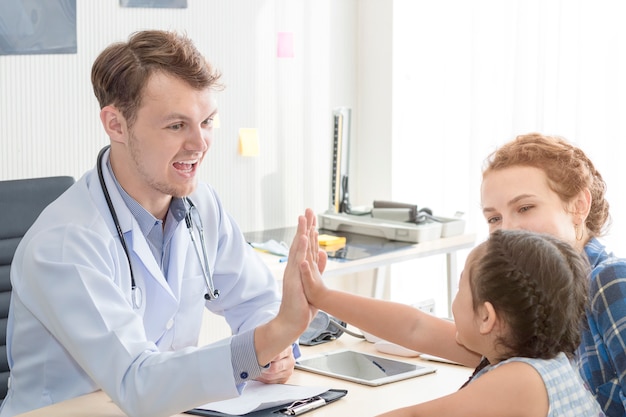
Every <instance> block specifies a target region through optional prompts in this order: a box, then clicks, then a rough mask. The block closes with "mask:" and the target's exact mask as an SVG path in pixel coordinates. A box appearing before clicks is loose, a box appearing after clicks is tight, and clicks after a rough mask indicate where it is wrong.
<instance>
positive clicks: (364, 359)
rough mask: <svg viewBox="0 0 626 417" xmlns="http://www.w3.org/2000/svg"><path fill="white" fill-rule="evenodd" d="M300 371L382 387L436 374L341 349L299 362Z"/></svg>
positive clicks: (394, 361) (409, 364) (418, 366)
mask: <svg viewBox="0 0 626 417" xmlns="http://www.w3.org/2000/svg"><path fill="white" fill-rule="evenodd" d="M296 368H298V369H302V370H306V371H311V372H316V373H319V374H322V375H327V376H332V377H335V378H341V379H347V380H349V381H353V382H358V383H361V384H366V385H382V384H386V383H389V382H394V381H399V380H402V379H406V378H411V377H414V376H418V375H424V374H428V373H432V372H435V369H434V368H431V367H429V366H420V365H416V364H414V363H410V362H404V361H399V360H395V359H388V358H383V357H381V356H375V355H369V354H366V353H361V352H355V351H351V350H340V351H334V352H329V353H325V354H322V355H317V356H311V357H308V358H303V359H300V360H298V362H297V363H296Z"/></svg>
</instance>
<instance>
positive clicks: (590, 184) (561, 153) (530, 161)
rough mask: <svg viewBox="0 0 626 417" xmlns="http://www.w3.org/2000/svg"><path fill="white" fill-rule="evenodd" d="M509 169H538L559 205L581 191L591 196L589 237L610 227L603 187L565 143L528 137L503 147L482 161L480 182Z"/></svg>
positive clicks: (581, 156)
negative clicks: (588, 192) (483, 163)
mask: <svg viewBox="0 0 626 417" xmlns="http://www.w3.org/2000/svg"><path fill="white" fill-rule="evenodd" d="M512 166H530V167H534V168H538V169H541V170H542V171H543V172H545V174H546V176H547V177H548V185H549V187H550V189H551V190H552V191H554V192H555V193H556V194H558V196H559V198H560V199H561V201H563V202H564V203H568V202H569V201H571V199H572V198H574V197H575V196H577V195H578V193H580V192H581V191H582V190H584V189H585V188H588V189H589V191H590V193H591V200H592V201H591V208H590V210H589V215H588V216H587V219H586V221H585V226H586V228H587V230H588V231H589V235H590V236H591V237H598V236H602V235H603V234H604V233H605V232H606V230H607V229H608V227H609V225H610V217H609V203H608V201H607V200H606V199H605V197H604V195H605V193H606V183H605V182H604V180H603V179H602V175H600V173H599V172H598V170H597V169H596V168H595V166H594V165H593V163H592V162H591V160H590V159H589V158H588V157H587V155H585V153H584V152H583V151H582V150H581V149H580V148H577V147H575V146H573V145H571V144H570V143H568V142H567V141H566V140H565V139H563V138H560V137H556V136H546V135H542V134H540V133H529V134H527V135H520V136H517V137H516V138H515V139H514V140H512V141H510V142H508V143H506V144H505V145H503V146H502V147H500V148H499V149H497V150H496V151H495V152H493V153H492V154H491V155H489V156H488V157H487V159H486V161H485V166H484V168H483V178H485V177H486V176H487V175H489V173H490V172H492V171H497V170H499V169H505V168H510V167H512Z"/></svg>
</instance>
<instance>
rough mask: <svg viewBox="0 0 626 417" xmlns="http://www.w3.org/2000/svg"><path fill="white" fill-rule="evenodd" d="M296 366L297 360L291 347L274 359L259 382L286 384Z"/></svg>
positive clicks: (264, 370)
mask: <svg viewBox="0 0 626 417" xmlns="http://www.w3.org/2000/svg"><path fill="white" fill-rule="evenodd" d="M295 364H296V358H294V356H293V347H292V346H289V347H288V348H287V349H285V350H283V351H282V352H281V353H280V354H279V355H278V356H276V357H275V358H274V359H272V361H271V362H270V366H269V367H268V368H266V369H263V373H262V374H261V376H260V377H258V378H257V381H261V382H265V383H266V384H284V383H285V382H287V380H288V379H289V377H290V376H291V374H293V368H294V366H295Z"/></svg>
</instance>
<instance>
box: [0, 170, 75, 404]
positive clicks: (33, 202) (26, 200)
mask: <svg viewBox="0 0 626 417" xmlns="http://www.w3.org/2000/svg"><path fill="white" fill-rule="evenodd" d="M73 183H74V178H72V177H45V178H29V179H23V180H10V181H0V402H2V400H3V399H4V397H5V396H6V394H7V389H8V386H7V384H8V381H9V364H8V361H7V348H6V342H7V340H6V332H7V317H8V315H9V302H10V300H11V281H10V279H9V271H10V269H11V261H12V260H13V255H14V253H15V249H17V245H18V243H20V240H21V239H22V237H23V236H24V234H25V233H26V231H27V230H28V229H29V228H30V226H31V225H32V224H33V222H34V221H35V220H36V219H37V217H38V216H39V214H40V213H41V211H42V210H43V209H44V208H45V207H46V206H47V205H48V204H50V203H51V202H52V201H53V200H55V199H56V198H57V197H58V196H60V195H61V194H62V193H63V192H64V191H65V190H67V189H68V188H69V187H70V186H71V185H72V184H73Z"/></svg>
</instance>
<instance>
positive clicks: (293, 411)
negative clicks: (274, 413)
mask: <svg viewBox="0 0 626 417" xmlns="http://www.w3.org/2000/svg"><path fill="white" fill-rule="evenodd" d="M323 405H326V400H325V399H323V398H321V397H316V398H311V400H310V401H307V402H302V403H300V404H297V405H292V406H291V407H288V408H287V409H286V410H284V411H283V414H287V415H289V416H299V415H300V414H304V413H306V412H307V411H311V410H314V409H316V408H319V407H322V406H323Z"/></svg>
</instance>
